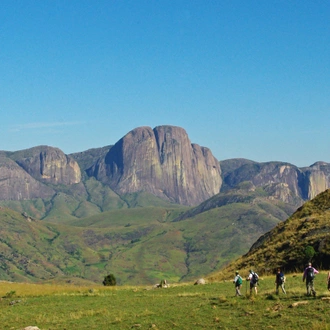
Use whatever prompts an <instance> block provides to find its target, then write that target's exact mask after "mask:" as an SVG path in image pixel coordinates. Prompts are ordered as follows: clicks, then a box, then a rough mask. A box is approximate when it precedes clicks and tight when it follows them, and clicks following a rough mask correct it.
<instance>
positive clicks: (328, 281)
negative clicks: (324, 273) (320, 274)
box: [327, 272, 330, 291]
mask: <svg viewBox="0 0 330 330" xmlns="http://www.w3.org/2000/svg"><path fill="white" fill-rule="evenodd" d="M327 284H328V291H330V272H328V277H327Z"/></svg>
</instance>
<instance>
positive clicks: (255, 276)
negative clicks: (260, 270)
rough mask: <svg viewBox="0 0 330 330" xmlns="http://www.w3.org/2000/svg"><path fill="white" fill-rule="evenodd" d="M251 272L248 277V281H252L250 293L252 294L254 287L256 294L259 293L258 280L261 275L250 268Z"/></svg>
mask: <svg viewBox="0 0 330 330" xmlns="http://www.w3.org/2000/svg"><path fill="white" fill-rule="evenodd" d="M249 272H250V274H249V276H248V278H247V279H246V280H247V281H250V295H251V294H252V289H254V292H255V294H256V295H257V294H258V280H259V276H258V274H257V273H255V272H254V271H253V270H252V269H250V271H249Z"/></svg>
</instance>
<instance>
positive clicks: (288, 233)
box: [210, 190, 330, 280]
mask: <svg viewBox="0 0 330 330" xmlns="http://www.w3.org/2000/svg"><path fill="white" fill-rule="evenodd" d="M329 231H330V190H326V191H325V192H323V193H321V194H319V195H318V196H316V197H315V198H314V199H313V200H311V201H308V202H306V203H305V204H304V205H303V206H302V207H300V208H299V209H298V210H297V211H296V212H295V213H294V214H293V215H292V216H291V217H290V218H288V219H287V220H286V221H285V222H281V223H279V224H278V225H277V226H276V227H275V228H274V229H272V230H271V231H269V232H267V233H266V234H264V235H263V236H262V237H260V239H259V240H258V241H257V242H256V243H255V244H254V245H253V246H252V248H251V249H250V251H249V252H248V253H247V254H246V255H243V256H242V257H240V258H238V259H237V260H236V261H234V262H232V263H231V264H230V265H229V266H228V267H226V268H225V269H224V270H223V271H222V272H220V273H215V274H212V275H211V277H210V278H212V279H214V280H219V279H221V278H223V277H224V276H225V274H226V273H227V272H233V271H234V270H235V269H242V270H244V271H247V270H248V269H249V268H254V269H256V270H257V271H258V272H259V273H267V272H272V271H273V270H274V269H275V268H276V267H282V268H283V269H284V270H286V271H294V270H296V269H302V268H303V267H304V265H305V264H306V263H307V262H308V261H310V258H308V256H307V255H306V253H305V252H304V251H305V249H306V247H307V246H312V247H313V248H314V250H315V252H316V254H315V255H314V256H313V258H312V261H313V264H314V265H315V266H316V267H317V268H322V269H329V268H330V238H329Z"/></svg>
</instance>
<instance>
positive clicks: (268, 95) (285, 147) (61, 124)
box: [0, 0, 330, 166]
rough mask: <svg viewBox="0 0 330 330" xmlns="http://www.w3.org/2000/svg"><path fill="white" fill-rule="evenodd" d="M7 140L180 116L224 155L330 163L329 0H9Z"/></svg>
mask: <svg viewBox="0 0 330 330" xmlns="http://www.w3.org/2000/svg"><path fill="white" fill-rule="evenodd" d="M0 114H1V117H0V150H8V151H15V150H21V149H26V148H30V147H34V146H37V145H49V146H54V147H58V148H60V149H62V150H63V151H64V152H65V153H72V152H78V151H84V150H87V149H89V148H97V147H103V146H106V145H109V144H114V143H116V142H117V141H118V140H119V139H120V138H121V137H123V136H124V135H125V134H126V133H128V132H129V131H130V130H132V129H134V128H136V127H139V126H150V127H152V128H154V127H156V126H158V125H174V126H180V127H183V128H184V129H185V130H186V131H187V133H188V135H189V138H190V140H191V142H192V143H197V144H199V145H201V146H205V147H208V148H210V149H211V150H212V153H213V154H214V156H215V157H216V158H217V159H218V160H223V159H228V158H248V159H251V160H255V161H258V162H265V161H273V160H277V161H285V162H289V163H292V164H295V165H297V166H309V165H311V164H312V163H314V162H315V161H326V162H330V1H328V0H313V1H311V0H290V1H287V0H259V1H256V0H248V1H247V0H177V1H176V0H148V1H147V0H105V1H102V0H70V1H68V0H52V1H51V0H1V4H0Z"/></svg>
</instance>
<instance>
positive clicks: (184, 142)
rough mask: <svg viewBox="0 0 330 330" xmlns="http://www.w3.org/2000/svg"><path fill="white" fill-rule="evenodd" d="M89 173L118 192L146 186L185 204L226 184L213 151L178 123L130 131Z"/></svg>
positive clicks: (137, 189)
mask: <svg viewBox="0 0 330 330" xmlns="http://www.w3.org/2000/svg"><path fill="white" fill-rule="evenodd" d="M88 173H89V175H93V176H95V177H96V178H97V179H98V180H100V181H102V182H103V183H105V184H108V185H110V187H111V188H112V189H113V190H115V191H116V192H117V193H119V194H124V193H133V192H137V191H147V192H150V193H152V194H154V195H155V196H158V197H161V198H165V199H167V200H169V201H172V202H175V203H179V204H186V205H195V204H198V203H200V202H202V201H204V200H206V199H207V198H209V197H211V196H213V195H214V194H216V193H218V192H219V190H220V187H221V183H222V179H221V170H220V165H219V162H218V161H217V160H216V159H215V157H214V156H213V155H212V153H211V151H210V150H209V149H207V148H204V147H200V146H199V145H197V144H191V142H190V140H189V137H188V135H187V133H186V131H185V130H184V129H183V128H180V127H176V126H157V127H155V128H154V129H152V128H150V127H146V126H144V127H138V128H136V129H134V130H132V131H130V132H129V133H128V134H126V135H125V136H124V137H123V138H122V139H120V140H119V141H118V142H117V143H116V144H115V145H114V146H113V147H112V148H111V149H110V151H109V152H108V154H107V155H106V156H105V158H104V160H100V161H99V162H98V164H96V166H93V167H92V168H91V169H89V171H88Z"/></svg>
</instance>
